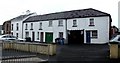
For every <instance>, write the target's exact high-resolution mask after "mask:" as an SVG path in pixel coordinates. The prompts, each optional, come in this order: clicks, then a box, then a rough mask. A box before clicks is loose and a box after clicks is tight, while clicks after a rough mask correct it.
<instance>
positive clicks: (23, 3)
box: [0, 0, 120, 27]
mask: <svg viewBox="0 0 120 63" xmlns="http://www.w3.org/2000/svg"><path fill="white" fill-rule="evenodd" d="M119 1H120V0H0V25H2V24H3V22H5V21H7V20H10V19H12V18H14V17H17V16H19V15H21V14H23V13H24V12H25V11H26V10H30V11H31V12H36V13H37V14H38V15H40V14H47V13H54V12H60V11H69V10H77V9H86V8H94V9H97V10H100V11H103V12H106V13H109V14H111V16H112V20H113V22H112V25H115V26H117V27H118V2H119Z"/></svg>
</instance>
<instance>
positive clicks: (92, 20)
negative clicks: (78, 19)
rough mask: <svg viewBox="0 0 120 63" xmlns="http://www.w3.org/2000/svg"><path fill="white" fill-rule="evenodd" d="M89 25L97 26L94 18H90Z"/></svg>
mask: <svg viewBox="0 0 120 63" xmlns="http://www.w3.org/2000/svg"><path fill="white" fill-rule="evenodd" d="M89 26H95V19H94V18H90V19H89Z"/></svg>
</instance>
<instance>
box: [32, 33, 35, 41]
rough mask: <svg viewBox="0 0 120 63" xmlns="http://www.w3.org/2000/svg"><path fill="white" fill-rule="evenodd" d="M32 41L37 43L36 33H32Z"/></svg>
mask: <svg viewBox="0 0 120 63" xmlns="http://www.w3.org/2000/svg"><path fill="white" fill-rule="evenodd" d="M32 41H35V32H32Z"/></svg>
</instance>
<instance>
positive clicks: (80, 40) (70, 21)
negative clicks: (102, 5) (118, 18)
mask: <svg viewBox="0 0 120 63" xmlns="http://www.w3.org/2000/svg"><path fill="white" fill-rule="evenodd" d="M111 22H112V21H111V16H110V14H108V13H105V12H102V11H99V10H96V9H92V8H88V9H81V10H72V11H64V12H56V13H50V14H44V15H36V16H32V17H29V18H28V19H26V20H25V21H23V38H26V37H31V39H32V41H40V42H47V43H55V39H56V38H59V37H62V38H64V39H65V41H64V43H65V44H84V43H87V44H91V43H98V44H102V43H106V42H108V41H109V39H110V26H111Z"/></svg>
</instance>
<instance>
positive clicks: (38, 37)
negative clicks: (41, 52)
mask: <svg viewBox="0 0 120 63" xmlns="http://www.w3.org/2000/svg"><path fill="white" fill-rule="evenodd" d="M39 35H40V33H39V32H37V40H39V39H40V36H39Z"/></svg>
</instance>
